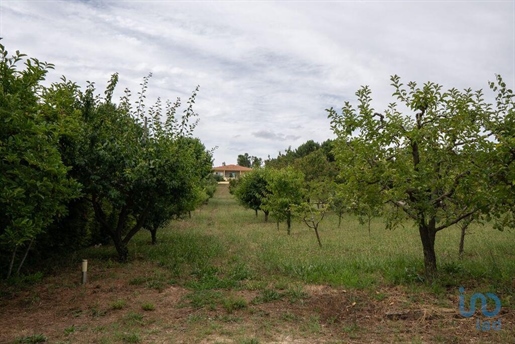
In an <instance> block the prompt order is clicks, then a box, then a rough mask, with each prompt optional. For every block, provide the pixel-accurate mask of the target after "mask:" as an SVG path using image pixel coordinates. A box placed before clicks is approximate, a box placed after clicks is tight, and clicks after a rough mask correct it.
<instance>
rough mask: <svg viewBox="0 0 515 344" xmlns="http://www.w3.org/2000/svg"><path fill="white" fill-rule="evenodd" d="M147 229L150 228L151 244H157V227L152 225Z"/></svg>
mask: <svg viewBox="0 0 515 344" xmlns="http://www.w3.org/2000/svg"><path fill="white" fill-rule="evenodd" d="M149 230H150V235H151V237H152V245H155V244H157V228H155V227H152V228H150V229H149Z"/></svg>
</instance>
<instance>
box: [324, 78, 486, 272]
mask: <svg viewBox="0 0 515 344" xmlns="http://www.w3.org/2000/svg"><path fill="white" fill-rule="evenodd" d="M391 81H392V86H393V87H394V90H395V92H394V93H393V95H394V96H395V97H396V98H397V100H398V101H400V102H401V103H402V104H403V105H404V106H405V107H406V108H407V109H408V110H409V112H408V113H406V114H402V113H401V112H399V110H398V109H397V105H396V104H395V103H392V104H390V105H389V106H388V109H387V110H386V111H385V112H384V113H377V112H375V111H374V109H373V108H372V105H371V102H372V98H371V91H370V89H369V88H368V87H366V86H365V87H362V88H361V89H360V90H359V91H358V92H357V93H356V96H357V97H358V107H357V109H355V108H354V107H353V106H352V105H351V104H350V103H349V102H346V103H345V105H344V107H343V109H342V113H341V114H339V113H337V112H336V111H335V110H333V109H332V108H331V109H329V110H327V111H328V113H329V118H330V120H331V127H332V130H333V132H334V133H335V134H336V135H337V137H338V140H337V141H335V143H334V144H335V150H334V151H335V155H336V161H337V163H338V166H339V168H340V170H341V177H342V180H344V185H343V189H344V190H345V192H352V194H353V195H355V196H356V197H357V198H358V200H360V201H361V202H362V203H366V204H368V205H370V206H371V207H373V208H376V209H377V211H378V212H381V213H382V214H383V215H384V216H385V217H386V221H387V225H389V226H393V225H395V224H397V223H399V222H400V221H402V219H403V218H409V219H411V220H412V221H414V223H415V224H416V226H417V229H418V232H419V235H420V240H421V242H422V247H423V252H424V264H425V271H426V276H427V277H428V278H431V277H432V276H433V275H434V274H435V273H436V271H437V259H436V254H435V238H436V233H438V232H439V231H441V230H443V229H445V228H449V227H450V226H452V225H454V224H457V223H459V222H460V221H462V220H465V219H467V218H469V217H470V216H473V215H474V214H476V213H477V212H480V211H487V210H486V209H483V206H484V204H487V202H477V203H476V204H471V206H470V207H464V208H463V209H459V208H458V207H453V206H452V205H453V204H454V202H455V201H456V200H457V199H465V197H466V196H469V195H471V194H474V198H475V199H476V200H477V199H483V198H486V197H488V196H487V193H488V187H487V184H486V181H487V180H488V170H489V168H488V156H489V154H487V153H488V152H489V151H490V150H491V148H492V145H493V142H491V140H489V138H488V133H487V132H486V131H485V126H484V124H485V123H487V120H488V118H489V115H490V108H489V106H488V104H486V103H485V101H484V100H483V94H482V92H481V91H476V92H473V91H472V90H470V89H466V90H464V91H459V90H457V89H454V88H453V89H450V90H448V91H446V92H442V87H441V86H440V85H438V84H435V83H432V82H428V83H426V84H424V85H423V86H422V87H418V86H417V84H416V83H414V82H410V83H408V85H407V88H406V87H405V86H404V85H403V84H402V83H401V81H400V78H399V77H398V76H393V77H392V78H391ZM478 152H484V154H483V153H481V154H478ZM478 184H479V185H480V186H481V187H479V188H477V186H478ZM473 186H474V187H473Z"/></svg>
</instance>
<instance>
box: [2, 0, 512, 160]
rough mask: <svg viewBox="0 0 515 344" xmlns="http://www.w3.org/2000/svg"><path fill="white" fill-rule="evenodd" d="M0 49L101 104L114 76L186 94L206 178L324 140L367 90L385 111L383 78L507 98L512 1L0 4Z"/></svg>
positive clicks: (126, 84) (171, 94) (156, 90)
mask: <svg viewBox="0 0 515 344" xmlns="http://www.w3.org/2000/svg"><path fill="white" fill-rule="evenodd" d="M0 37H3V39H2V41H1V43H2V44H3V45H4V46H5V47H6V49H7V50H8V51H9V52H11V53H13V52H14V51H16V50H19V51H21V52H22V53H25V54H27V55H28V56H30V57H34V58H37V59H39V60H41V61H46V62H50V63H53V64H54V65H55V69H54V70H53V71H51V72H50V73H49V75H48V77H47V82H54V81H58V80H59V79H60V78H61V76H63V75H64V76H65V77H66V78H67V79H68V80H72V81H74V82H76V83H77V84H78V85H80V86H81V87H85V86H86V84H87V81H91V82H95V85H96V86H97V91H98V93H99V94H101V93H103V91H104V89H105V86H106V84H107V81H108V80H109V78H110V76H111V75H112V74H113V73H115V72H117V73H119V84H118V88H117V93H116V94H117V95H118V96H121V95H122V93H123V90H124V89H125V88H129V89H130V90H131V91H132V94H133V95H136V94H137V92H138V91H139V90H140V84H141V82H142V80H143V77H145V76H147V75H148V74H149V73H152V78H151V79H150V82H149V89H148V97H147V106H150V105H152V103H153V102H154V101H155V100H156V99H157V97H160V98H161V99H162V100H166V99H169V100H171V101H175V99H176V98H177V97H180V98H181V99H182V101H183V103H185V102H186V100H187V99H188V97H189V96H190V95H191V93H192V91H193V90H194V89H195V87H196V86H197V85H199V86H200V91H199V93H198V95H197V99H196V103H195V111H196V112H197V113H198V114H199V118H200V122H199V125H198V126H197V128H196V130H195V133H194V136H196V137H198V138H200V139H201V141H202V142H203V143H204V145H205V146H206V148H208V149H212V148H215V147H217V148H216V149H215V151H214V154H213V155H214V166H219V165H221V164H222V163H226V164H234V163H236V160H237V157H238V155H239V154H244V153H248V154H249V155H253V156H257V157H261V158H263V159H267V158H268V156H270V157H272V158H274V157H276V156H277V155H278V153H279V152H280V151H284V150H285V149H287V148H288V147H291V148H293V149H294V148H296V147H298V146H299V145H300V144H302V143H304V142H306V141H307V140H314V141H317V142H320V143H321V142H323V141H325V140H327V139H329V138H334V134H333V133H332V132H331V129H330V122H329V120H328V118H327V112H326V111H325V110H326V109H328V108H331V107H333V108H335V109H341V107H342V106H343V104H344V102H346V101H349V102H351V103H355V102H356V96H355V92H356V91H357V90H358V89H359V88H360V87H361V86H363V85H368V86H370V88H371V90H372V99H373V105H374V108H375V110H376V111H378V112H381V111H384V110H385V109H386V106H387V104H388V103H391V102H394V101H395V99H394V98H393V97H392V93H393V88H392V87H391V85H390V83H391V82H390V76H391V75H395V74H396V75H399V76H400V77H401V80H402V81H403V83H404V84H406V83H407V82H409V81H415V82H417V83H418V84H419V85H422V84H423V83H425V82H428V81H431V82H436V83H439V84H441V85H443V87H444V89H449V88H452V87H455V88H458V89H464V88H469V87H470V88H472V89H473V90H477V89H483V90H485V91H486V90H487V89H488V81H493V80H494V79H495V75H496V74H500V75H501V76H502V77H503V79H504V81H505V82H506V83H507V84H508V87H509V88H512V89H514V88H515V0H506V1H473V0H471V1H436V0H434V1H431V0H426V1H419V0H411V1H124V0H119V1H105V0H91V1H88V0H80V1H79V0H75V1H70V0H69V1H37V0H33V1H23V0H19V1H18V0H17V1H13V0H0ZM134 100H135V99H134Z"/></svg>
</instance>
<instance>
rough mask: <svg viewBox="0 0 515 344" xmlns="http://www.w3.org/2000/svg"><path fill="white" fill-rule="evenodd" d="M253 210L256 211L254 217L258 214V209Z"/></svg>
mask: <svg viewBox="0 0 515 344" xmlns="http://www.w3.org/2000/svg"><path fill="white" fill-rule="evenodd" d="M254 211H255V212H256V217H257V216H258V210H257V209H254Z"/></svg>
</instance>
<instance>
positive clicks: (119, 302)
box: [111, 300, 126, 310]
mask: <svg viewBox="0 0 515 344" xmlns="http://www.w3.org/2000/svg"><path fill="white" fill-rule="evenodd" d="M125 306H126V302H125V300H116V301H115V302H113V303H112V304H111V309H113V310H120V309H123V308H124V307H125Z"/></svg>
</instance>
